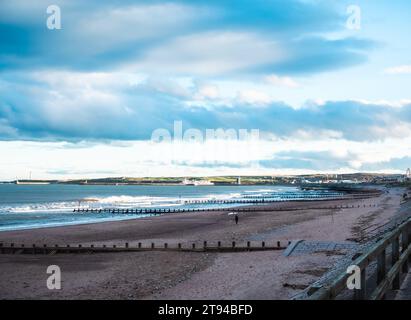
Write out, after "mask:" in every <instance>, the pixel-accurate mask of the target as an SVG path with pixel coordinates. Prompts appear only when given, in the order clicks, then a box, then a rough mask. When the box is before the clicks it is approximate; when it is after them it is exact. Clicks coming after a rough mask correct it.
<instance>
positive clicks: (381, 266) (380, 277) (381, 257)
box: [377, 249, 386, 284]
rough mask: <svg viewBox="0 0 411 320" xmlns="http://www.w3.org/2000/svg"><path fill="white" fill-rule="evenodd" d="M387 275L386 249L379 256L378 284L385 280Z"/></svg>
mask: <svg viewBox="0 0 411 320" xmlns="http://www.w3.org/2000/svg"><path fill="white" fill-rule="evenodd" d="M385 274H386V268H385V249H384V250H383V251H382V252H381V253H380V254H379V255H378V259H377V284H380V283H381V281H383V280H384V278H385Z"/></svg>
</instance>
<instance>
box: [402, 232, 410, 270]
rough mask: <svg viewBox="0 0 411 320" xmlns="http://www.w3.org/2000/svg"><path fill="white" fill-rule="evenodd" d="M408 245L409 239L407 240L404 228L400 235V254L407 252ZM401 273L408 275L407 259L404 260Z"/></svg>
mask: <svg viewBox="0 0 411 320" xmlns="http://www.w3.org/2000/svg"><path fill="white" fill-rule="evenodd" d="M408 245H409V239H408V232H407V229H406V228H405V229H404V230H403V231H402V233H401V247H402V248H401V249H402V250H401V252H404V251H405V250H407V248H408ZM402 272H403V273H408V259H406V260H405V261H404V263H403V265H402Z"/></svg>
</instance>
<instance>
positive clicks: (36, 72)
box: [0, 0, 411, 180]
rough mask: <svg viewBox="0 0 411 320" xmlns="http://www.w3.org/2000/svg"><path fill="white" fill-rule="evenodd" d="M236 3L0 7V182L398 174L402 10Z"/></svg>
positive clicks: (408, 117)
mask: <svg viewBox="0 0 411 320" xmlns="http://www.w3.org/2000/svg"><path fill="white" fill-rule="evenodd" d="M233 3H234V2H233V1H217V0H211V1H202V0H200V1H196V2H192V1H184V0H180V1H178V0H171V1H162V0H155V1H138V2H136V1H94V0H93V1H87V2H84V1H65V0H58V1H53V2H52V3H50V2H49V1H45V0H41V1H36V2H35V3H34V2H27V1H23V0H17V1H6V0H0V150H1V157H0V168H1V170H0V180H14V179H16V178H19V179H24V178H28V175H29V173H30V172H31V173H32V177H33V178H34V179H70V178H80V177H84V178H97V177H107V176H135V177H138V176H205V175H207V176H212V175H258V174H261V175H269V174H272V175H279V174H285V175H289V174H304V173H352V172H386V173H404V172H405V170H406V169H407V168H408V167H411V95H410V92H411V91H410V87H411V56H410V52H411V40H410V37H409V34H408V30H410V27H411V20H410V16H409V12H411V10H410V9H411V3H410V2H409V1H406V0H397V1H395V3H393V2H389V1H383V0H375V1H373V2H372V3H371V2H370V1H366V0H358V1H345V0H342V1H338V2H334V1H325V0H287V1H286V0H276V1H274V0H273V1H262V0H257V1H248V0H237V1H235V4H233ZM51 4H53V5H56V6H58V8H60V10H61V29H54V30H50V29H48V28H47V19H48V18H49V17H50V14H48V13H47V8H48V6H50V5H51ZM353 5H354V6H353ZM356 10H357V11H356ZM358 10H359V11H358ZM354 18H355V19H354ZM350 23H351V27H350ZM176 122H181V124H182V127H183V128H182V130H183V134H184V133H187V135H188V136H189V138H188V139H186V140H184V141H179V142H178V143H176V141H174V140H173V141H168V142H167V141H166V142H164V141H163V142H156V141H153V139H152V135H153V133H155V132H156V130H159V129H161V130H165V131H168V132H170V134H171V136H174V134H175V132H174V126H175V123H176ZM218 129H222V130H224V131H226V132H227V131H228V130H232V132H236V133H238V132H240V130H247V131H251V130H258V132H259V138H258V139H256V140H252V141H248V140H246V141H244V140H241V139H218V137H217V138H215V139H207V140H201V141H199V140H198V139H197V140H196V139H194V138H195V137H192V136H190V134H189V132H191V133H192V132H197V133H198V134H204V135H205V133H206V132H207V130H218ZM190 130H191V131H190ZM193 130H194V131H193ZM190 137H191V138H190Z"/></svg>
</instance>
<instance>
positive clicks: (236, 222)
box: [234, 214, 238, 224]
mask: <svg viewBox="0 0 411 320" xmlns="http://www.w3.org/2000/svg"><path fill="white" fill-rule="evenodd" d="M234 220H235V224H238V215H237V214H236V215H235V216H234Z"/></svg>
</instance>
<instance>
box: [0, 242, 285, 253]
mask: <svg viewBox="0 0 411 320" xmlns="http://www.w3.org/2000/svg"><path fill="white" fill-rule="evenodd" d="M290 243H291V242H290V241H288V242H287V243H286V244H285V243H284V241H276V242H269V243H268V242H265V241H262V242H250V241H247V243H246V244H243V245H239V244H238V243H237V242H235V241H232V242H231V243H230V244H227V243H222V242H221V241H218V242H216V243H209V242H207V241H204V242H203V243H200V244H199V243H196V242H193V243H184V244H182V243H174V244H170V243H167V242H164V243H162V244H158V243H154V242H152V243H142V242H139V243H138V244H135V245H131V244H129V243H128V242H126V243H124V244H122V245H116V244H112V245H93V244H88V245H83V244H78V245H74V246H73V245H70V244H67V245H58V244H56V245H48V244H43V245H38V244H32V245H30V246H27V245H25V244H21V245H16V244H14V243H10V244H4V243H0V254H47V255H54V254H62V253H65V254H68V253H77V254H81V253H86V254H91V253H110V252H143V251H178V252H247V251H269V250H284V249H286V248H287V246H288V245H289V244H290Z"/></svg>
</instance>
